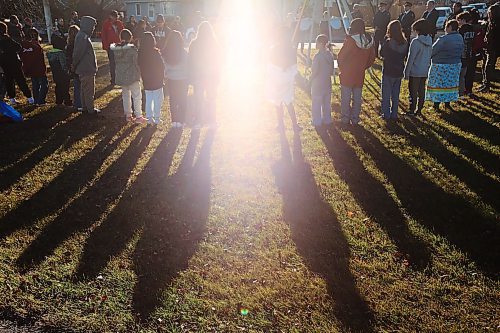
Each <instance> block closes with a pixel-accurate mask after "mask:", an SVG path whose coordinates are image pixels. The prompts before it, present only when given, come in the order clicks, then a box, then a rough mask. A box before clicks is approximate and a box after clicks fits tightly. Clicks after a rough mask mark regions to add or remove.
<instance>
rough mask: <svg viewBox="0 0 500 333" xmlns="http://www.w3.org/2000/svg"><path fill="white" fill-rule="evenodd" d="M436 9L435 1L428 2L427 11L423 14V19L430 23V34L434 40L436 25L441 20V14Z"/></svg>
mask: <svg viewBox="0 0 500 333" xmlns="http://www.w3.org/2000/svg"><path fill="white" fill-rule="evenodd" d="M435 7H436V3H435V2H434V0H429V1H427V5H426V9H427V10H426V11H425V12H424V13H423V14H422V18H423V19H425V20H426V21H427V22H428V23H429V29H430V30H429V32H430V35H431V37H432V39H433V40H434V36H436V29H437V28H436V23H437V20H438V18H439V13H438V11H437V10H436V8H435Z"/></svg>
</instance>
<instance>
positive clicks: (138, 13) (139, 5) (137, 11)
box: [135, 3, 141, 16]
mask: <svg viewBox="0 0 500 333" xmlns="http://www.w3.org/2000/svg"><path fill="white" fill-rule="evenodd" d="M135 15H136V16H141V4H140V3H136V4H135Z"/></svg>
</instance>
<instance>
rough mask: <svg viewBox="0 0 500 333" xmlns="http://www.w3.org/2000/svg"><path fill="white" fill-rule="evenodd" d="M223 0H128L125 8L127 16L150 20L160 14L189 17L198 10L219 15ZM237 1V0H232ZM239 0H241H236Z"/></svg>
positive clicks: (206, 13)
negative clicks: (220, 4) (218, 11)
mask: <svg viewBox="0 0 500 333" xmlns="http://www.w3.org/2000/svg"><path fill="white" fill-rule="evenodd" d="M220 1H221V0H126V1H125V8H126V15H127V17H130V16H135V17H136V19H140V18H142V17H144V16H146V17H148V19H149V20H150V21H153V20H155V19H156V16H157V15H158V14H163V15H165V16H167V17H168V16H180V17H182V18H187V17H190V16H192V15H193V13H195V12H196V11H200V12H202V13H203V16H206V17H210V16H215V15H217V10H218V5H219V3H220ZM232 1H235V0H232ZM236 1H239V0H236Z"/></svg>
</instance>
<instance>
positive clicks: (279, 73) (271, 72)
mask: <svg viewBox="0 0 500 333" xmlns="http://www.w3.org/2000/svg"><path fill="white" fill-rule="evenodd" d="M297 73H298V71H297V48H296V47H295V45H294V41H292V39H291V37H290V34H289V30H288V29H287V28H286V27H283V28H281V29H279V30H278V34H277V36H276V38H275V44H274V45H273V46H272V48H271V50H270V52H269V64H268V73H267V82H268V88H267V92H268V99H269V101H270V102H271V103H272V104H273V105H274V106H275V107H276V115H277V117H278V126H277V129H278V130H279V131H282V130H283V129H284V128H285V124H284V121H283V106H285V107H286V108H287V110H288V115H289V116H290V119H291V121H292V126H293V130H294V131H295V132H299V131H301V130H302V127H301V126H299V124H298V123H297V116H296V114H295V108H294V107H293V102H294V100H295V76H296V75H297Z"/></svg>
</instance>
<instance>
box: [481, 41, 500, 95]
mask: <svg viewBox="0 0 500 333" xmlns="http://www.w3.org/2000/svg"><path fill="white" fill-rule="evenodd" d="M497 58H498V53H497V52H496V50H494V49H487V50H486V64H485V66H483V85H485V86H487V87H489V86H490V83H491V81H493V79H494V78H493V76H494V74H495V65H496V63H497Z"/></svg>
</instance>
